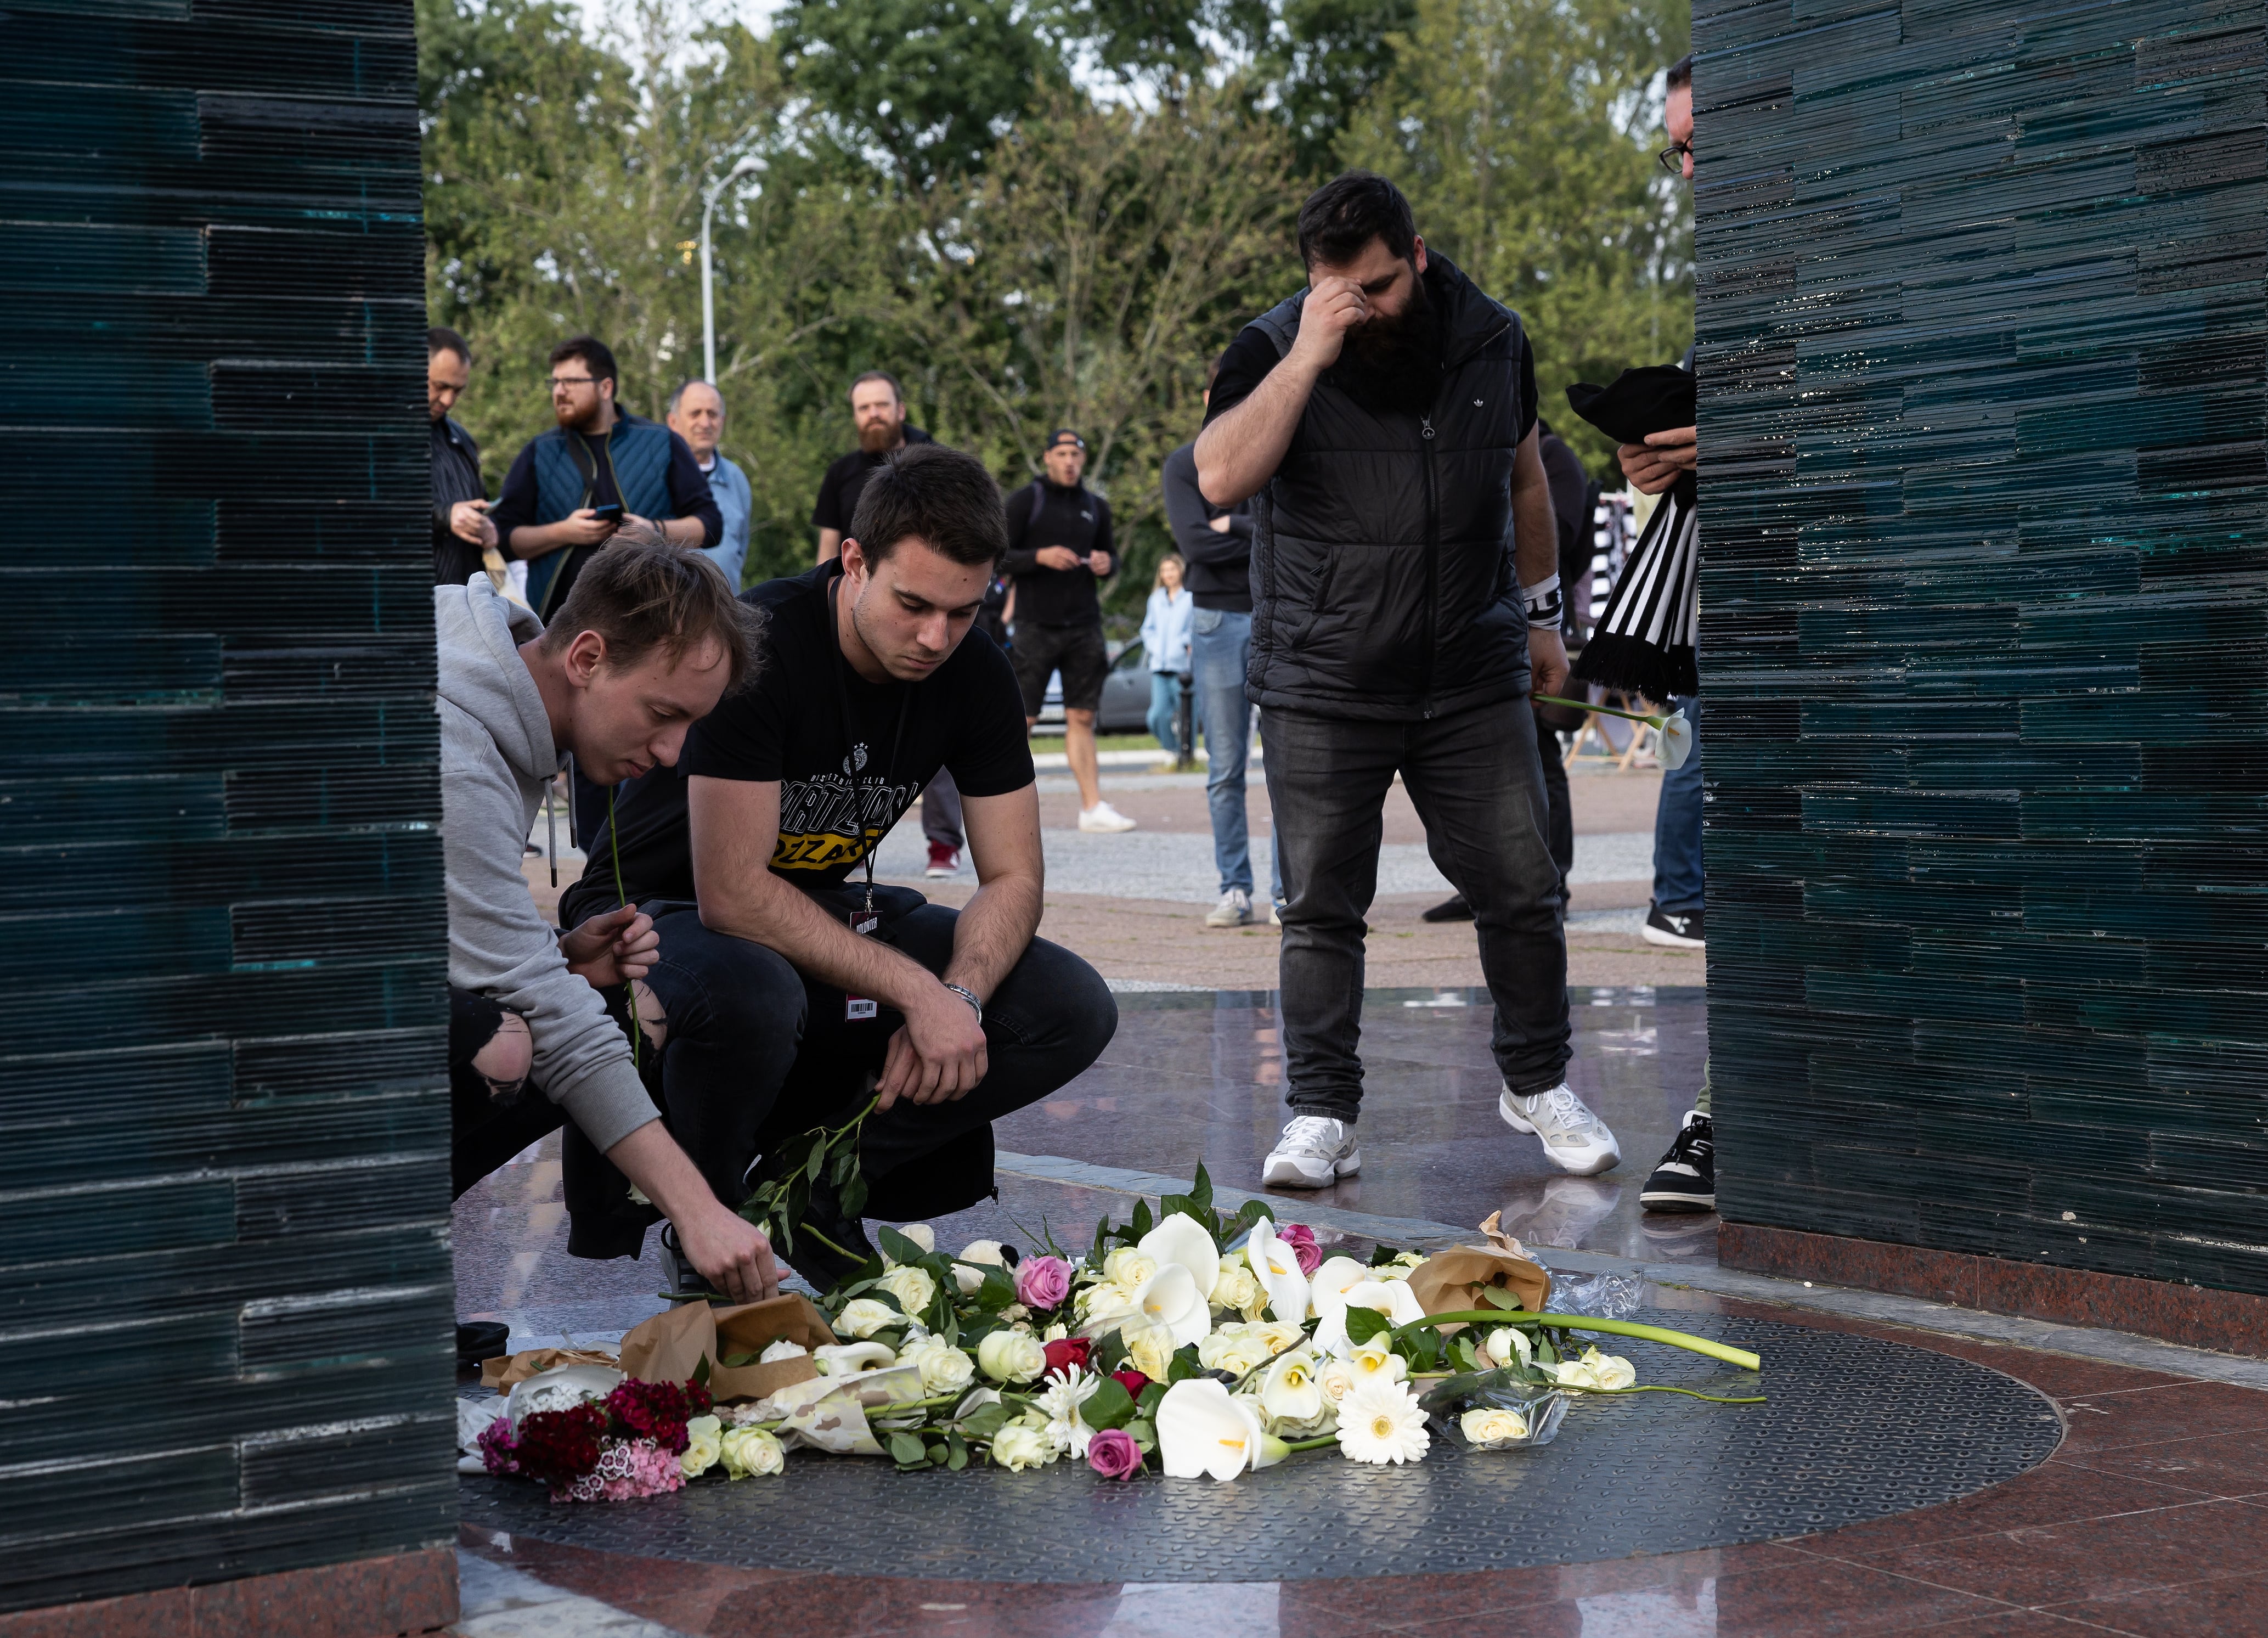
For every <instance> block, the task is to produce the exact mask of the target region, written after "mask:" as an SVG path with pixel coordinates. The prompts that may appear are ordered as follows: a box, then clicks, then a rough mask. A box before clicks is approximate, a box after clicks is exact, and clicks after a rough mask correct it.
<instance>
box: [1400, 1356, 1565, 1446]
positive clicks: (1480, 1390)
mask: <svg viewBox="0 0 2268 1638" xmlns="http://www.w3.org/2000/svg"><path fill="white" fill-rule="evenodd" d="M1567 1399H1568V1395H1567V1392H1566V1391H1565V1389H1562V1388H1555V1387H1550V1386H1546V1385H1544V1384H1542V1383H1533V1382H1529V1381H1527V1380H1525V1379H1524V1377H1523V1376H1522V1375H1521V1372H1520V1370H1519V1369H1517V1368H1514V1369H1506V1370H1484V1371H1467V1372H1465V1373H1464V1374H1463V1375H1462V1376H1451V1377H1449V1378H1448V1379H1447V1380H1446V1381H1444V1382H1440V1383H1436V1384H1435V1385H1434V1386H1433V1388H1432V1390H1431V1391H1429V1392H1427V1393H1426V1394H1425V1397H1424V1398H1420V1399H1419V1400H1418V1405H1419V1406H1421V1407H1422V1408H1423V1409H1424V1410H1425V1413H1426V1414H1427V1415H1428V1416H1430V1417H1431V1418H1432V1424H1433V1427H1434V1429H1435V1431H1437V1432H1439V1433H1440V1434H1441V1435H1444V1436H1445V1437H1450V1438H1454V1440H1455V1441H1456V1442H1457V1443H1458V1444H1460V1445H1462V1447H1464V1448H1465V1449H1466V1450H1535V1448H1536V1447H1537V1446H1539V1445H1546V1444H1550V1442H1552V1440H1554V1439H1555V1438H1557V1437H1558V1435H1559V1424H1560V1423H1561V1422H1562V1421H1564V1420H1566V1416H1567ZM1476 1413H1479V1414H1477V1415H1476ZM1491 1413H1494V1414H1491Z"/></svg>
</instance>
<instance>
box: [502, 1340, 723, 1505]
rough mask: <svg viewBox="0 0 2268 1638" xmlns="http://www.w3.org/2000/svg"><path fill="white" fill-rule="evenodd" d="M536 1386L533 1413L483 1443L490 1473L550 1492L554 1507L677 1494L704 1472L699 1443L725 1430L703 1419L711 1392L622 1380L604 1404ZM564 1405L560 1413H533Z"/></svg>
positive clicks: (505, 1422) (506, 1420) (508, 1419)
mask: <svg viewBox="0 0 2268 1638" xmlns="http://www.w3.org/2000/svg"><path fill="white" fill-rule="evenodd" d="M571 1369H572V1368H571ZM555 1375H565V1373H555ZM534 1385H535V1386H536V1387H537V1389H538V1391H537V1393H536V1394H535V1395H534V1396H532V1404H531V1408H528V1409H527V1410H526V1411H525V1412H524V1413H523V1414H522V1415H521V1416H520V1417H519V1420H518V1421H517V1422H515V1421H514V1420H513V1419H512V1415H511V1414H510V1413H505V1414H503V1415H500V1416H498V1417H497V1418H496V1419H495V1420H493V1421H491V1422H490V1424H489V1425H488V1427H487V1428H485V1429H484V1430H482V1433H481V1435H479V1440H478V1443H479V1448H480V1453H481V1458H482V1463H483V1465H485V1466H486V1467H487V1469H488V1471H489V1472H491V1473H495V1474H497V1475H499V1476H517V1477H519V1478H523V1479H534V1480H536V1481H537V1482H538V1483H540V1484H544V1485H548V1486H549V1487H550V1489H551V1499H552V1500H553V1501H630V1500H633V1499H635V1498H637V1497H639V1496H652V1495H660V1494H663V1493H664V1492H666V1491H670V1490H675V1489H678V1488H679V1487H681V1486H682V1485H683V1484H684V1483H685V1481H686V1480H687V1479H689V1478H691V1477H692V1476H693V1475H694V1474H695V1473H696V1472H699V1471H702V1469H700V1468H696V1466H695V1465H694V1459H693V1454H692V1453H693V1450H694V1448H695V1445H696V1441H699V1440H713V1439H714V1437H715V1435H716V1434H717V1433H718V1430H719V1428H720V1426H721V1425H720V1424H719V1422H718V1419H717V1418H716V1417H714V1416H710V1415H705V1414H703V1413H705V1412H706V1411H707V1410H708V1409H709V1392H708V1390H707V1389H705V1388H703V1387H702V1386H701V1384H700V1383H690V1382H688V1383H673V1382H639V1381H637V1379H635V1378H625V1379H623V1380H622V1381H621V1382H619V1383H616V1384H615V1386H614V1387H613V1388H612V1389H611V1390H610V1391H608V1392H607V1393H606V1394H605V1396H604V1397H603V1398H601V1397H598V1396H596V1395H588V1396H582V1395H575V1394H572V1393H566V1394H562V1393H556V1392H552V1393H546V1392H544V1391H543V1390H544V1389H545V1388H546V1387H547V1386H549V1384H545V1383H542V1382H541V1379H540V1378H539V1379H536V1380H535V1384H534ZM561 1399H565V1400H566V1401H567V1402H566V1403H563V1404H561V1405H560V1406H559V1408H558V1409H556V1410H551V1409H539V1408H533V1406H541V1405H542V1404H544V1403H546V1402H547V1401H551V1402H556V1401H559V1400H561ZM711 1459H712V1460H713V1459H714V1458H713V1457H712V1458H711ZM704 1466H705V1465H704Z"/></svg>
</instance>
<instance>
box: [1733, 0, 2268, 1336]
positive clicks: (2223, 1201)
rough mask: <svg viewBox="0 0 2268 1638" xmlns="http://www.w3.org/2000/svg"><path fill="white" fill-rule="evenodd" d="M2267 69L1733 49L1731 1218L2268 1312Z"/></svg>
mask: <svg viewBox="0 0 2268 1638" xmlns="http://www.w3.org/2000/svg"><path fill="white" fill-rule="evenodd" d="M2262 27H2263V12H2262V7H2261V6H2260V5H2259V4H2229V3H2226V0H2224V3H2221V4H2212V3H2209V0H2085V3H2080V4H2037V3H2035V4H2008V3H2005V0H1905V4H1896V3H1895V0H1892V3H1889V4H1881V3H1877V4H1857V3H1854V0H1764V3H1761V4H1759V3H1756V0H1741V3H1739V4H1734V3H1733V0H1698V3H1697V4H1696V5H1695V8H1694V33H1695V38H1696V41H1697V46H1698V49H1699V54H1700V55H1699V58H1698V62H1697V72H1696V77H1695V83H1696V87H1697V128H1698V136H1697V147H1698V149H1699V151H1700V153H1701V156H1702V158H1701V160H1700V169H1699V176H1698V179H1697V189H1696V200H1695V203H1696V211H1697V245H1698V260H1699V266H1700V276H1699V291H1698V309H1699V312H1698V327H1699V336H1700V352H1699V358H1700V369H1701V375H1702V407H1701V433H1702V439H1701V441H1702V451H1703V466H1702V478H1703V487H1702V497H1703V510H1702V539H1703V543H1704V544H1703V554H1702V571H1701V609H1702V635H1703V645H1702V651H1701V655H1702V659H1701V670H1702V678H1703V689H1704V696H1705V700H1706V703H1707V715H1706V720H1705V728H1704V738H1705V743H1706V747H1707V758H1708V761H1707V769H1708V782H1709V797H1710V800H1709V803H1708V821H1707V845H1708V871H1709V914H1710V928H1709V931H1710V941H1709V956H1708V959H1709V992H1710V996H1709V999H1710V1040H1711V1047H1712V1054H1713V1058H1714V1066H1713V1067H1714V1080H1715V1084H1716V1087H1717V1088H1718V1095H1717V1096H1718V1104H1717V1107H1718V1110H1719V1124H1720V1126H1721V1132H1720V1139H1721V1142H1720V1148H1719V1155H1720V1157H1721V1158H1720V1164H1721V1166H1722V1168H1723V1176H1722V1192H1721V1194H1720V1197H1719V1199H1720V1204H1721V1207H1722V1210H1723V1212H1724V1214H1725V1216H1726V1217H1727V1219H1728V1220H1732V1221H1740V1222H1745V1223H1754V1224H1763V1225H1770V1226H1773V1227H1778V1228H1790V1229H1799V1230H1808V1231H1811V1232H1815V1233H1819V1234H1826V1235H1840V1236H1859V1237H1863V1238H1867V1239H1872V1240H1879V1241H1889V1242H1896V1243H1903V1244H1907V1245H1914V1246H1923V1247H1931V1248H1937V1249H1940V1250H1946V1251H1960V1252H1969V1253H1981V1254H1985V1255H1990V1256H1994V1257H1999V1258H2017V1259H2023V1260H2027V1261H2038V1262H2045V1263H2050V1264H2055V1265H2067V1266H2073V1267H2078V1268H2085V1269H2092V1270H2100V1271H2105V1272H2109V1273H2118V1274H2131V1275H2140V1276H2147V1277H2151V1278H2155V1279H2161V1280H2184V1281H2190V1282H2193V1283H2196V1284H2199V1285H2203V1286H2208V1287H2219V1288H2228V1289H2234V1290H2241V1291H2248V1292H2256V1293H2257V1292H2268V835H2264V819H2268V805H2264V801H2263V796H2264V792H2268V466H2264V460H2263V430H2264V410H2268V396H2264V389H2268V367H2264V366H2268V309H2264V285H2263V277H2264V273H2268V226H2264V225H2268V131H2264V123H2263V122H2264V118H2268V110H2264V104H2263V83H2264V63H2268V56H2264V49H2263V34H2262Z"/></svg>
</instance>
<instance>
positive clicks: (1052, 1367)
mask: <svg viewBox="0 0 2268 1638" xmlns="http://www.w3.org/2000/svg"><path fill="white" fill-rule="evenodd" d="M1092 1354H1094V1344H1093V1343H1092V1342H1089V1341H1088V1340H1087V1339H1086V1338H1085V1337H1057V1339H1055V1340H1054V1341H1053V1342H1050V1343H1049V1344H1048V1369H1047V1374H1048V1375H1049V1376H1054V1375H1055V1374H1056V1373H1057V1371H1074V1370H1085V1369H1086V1365H1087V1360H1088V1357H1089V1356H1090V1355H1092Z"/></svg>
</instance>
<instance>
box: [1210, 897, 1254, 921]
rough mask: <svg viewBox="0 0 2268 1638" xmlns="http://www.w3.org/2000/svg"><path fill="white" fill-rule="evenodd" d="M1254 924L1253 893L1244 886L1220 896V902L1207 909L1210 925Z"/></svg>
mask: <svg viewBox="0 0 2268 1638" xmlns="http://www.w3.org/2000/svg"><path fill="white" fill-rule="evenodd" d="M1251 925H1252V895H1251V894H1249V893H1248V892H1246V891H1245V890H1244V889H1242V888H1231V889H1228V891H1227V892H1226V893H1224V894H1222V895H1221V896H1220V903H1219V904H1215V905H1214V906H1213V907H1212V908H1211V910H1209V911H1205V926H1208V927H1248V926H1251Z"/></svg>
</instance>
